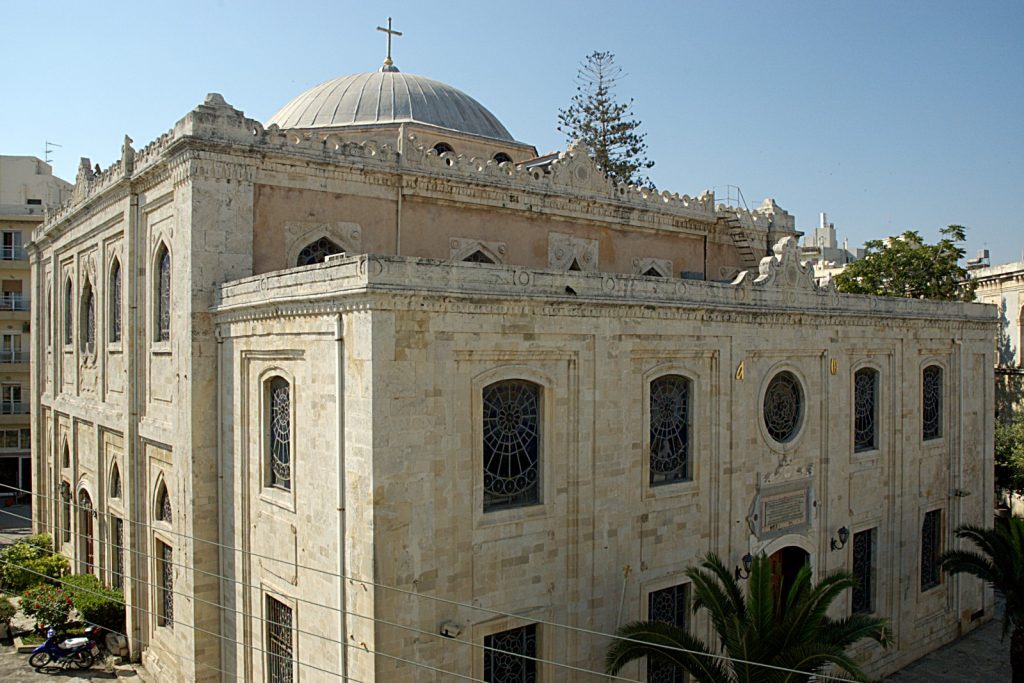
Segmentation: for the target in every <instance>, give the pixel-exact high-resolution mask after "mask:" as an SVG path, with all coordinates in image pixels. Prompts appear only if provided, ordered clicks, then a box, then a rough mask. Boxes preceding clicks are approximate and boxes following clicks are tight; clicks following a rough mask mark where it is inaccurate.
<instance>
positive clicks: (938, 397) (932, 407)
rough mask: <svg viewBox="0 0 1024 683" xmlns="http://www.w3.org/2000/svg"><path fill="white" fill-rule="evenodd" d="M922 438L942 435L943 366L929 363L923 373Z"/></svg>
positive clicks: (926, 439)
mask: <svg viewBox="0 0 1024 683" xmlns="http://www.w3.org/2000/svg"><path fill="white" fill-rule="evenodd" d="M921 389H922V405H921V438H922V439H924V440H925V441H928V440H929V439H938V438H939V437H941V436H942V368H940V367H939V366H938V365H929V366H928V367H926V368H925V369H924V371H923V372H922V373H921Z"/></svg>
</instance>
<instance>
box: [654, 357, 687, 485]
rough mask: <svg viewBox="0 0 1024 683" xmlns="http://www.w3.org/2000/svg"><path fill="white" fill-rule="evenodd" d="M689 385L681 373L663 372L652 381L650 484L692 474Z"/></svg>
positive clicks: (666, 482)
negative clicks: (670, 373)
mask: <svg viewBox="0 0 1024 683" xmlns="http://www.w3.org/2000/svg"><path fill="white" fill-rule="evenodd" d="M690 387H691V382H690V380H688V379H687V378H685V377H682V376H681V375H665V376H663V377H658V378H657V379H655V380H654V381H653V382H651V396H650V401H651V403H650V444H651V467H650V484H651V486H659V485H662V484H672V483H674V482H677V481H688V480H689V479H690V478H691V474H690V469H691V468H690V425H691V422H690V412H691V408H690V401H691V394H692V392H691V391H690Z"/></svg>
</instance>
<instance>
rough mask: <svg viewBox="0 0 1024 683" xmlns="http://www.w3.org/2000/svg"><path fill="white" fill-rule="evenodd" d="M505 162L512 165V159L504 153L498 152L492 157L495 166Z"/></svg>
mask: <svg viewBox="0 0 1024 683" xmlns="http://www.w3.org/2000/svg"><path fill="white" fill-rule="evenodd" d="M506 162H507V163H512V157H510V156H509V155H507V154H505V153H504V152H498V153H497V154H495V155H494V163H496V164H504V163H506Z"/></svg>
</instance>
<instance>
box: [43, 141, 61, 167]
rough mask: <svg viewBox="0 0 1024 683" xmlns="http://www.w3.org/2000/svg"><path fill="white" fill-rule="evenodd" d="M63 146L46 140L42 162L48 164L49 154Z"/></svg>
mask: <svg viewBox="0 0 1024 683" xmlns="http://www.w3.org/2000/svg"><path fill="white" fill-rule="evenodd" d="M63 146H64V145H58V144H57V143H56V142H50V141H49V140H46V148H45V151H44V152H43V161H45V162H46V163H50V152H52V151H53V148H54V147H63Z"/></svg>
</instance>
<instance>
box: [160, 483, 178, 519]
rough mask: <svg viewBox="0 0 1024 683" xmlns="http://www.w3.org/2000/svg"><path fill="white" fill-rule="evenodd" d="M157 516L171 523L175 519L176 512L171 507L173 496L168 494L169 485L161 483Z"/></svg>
mask: <svg viewBox="0 0 1024 683" xmlns="http://www.w3.org/2000/svg"><path fill="white" fill-rule="evenodd" d="M156 518H157V519H158V520H159V521H161V522H167V523H168V524H170V523H171V522H173V521H174V512H173V510H172V509H171V497H170V496H169V495H167V485H166V484H164V483H161V484H160V490H159V492H157V494H156Z"/></svg>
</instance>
